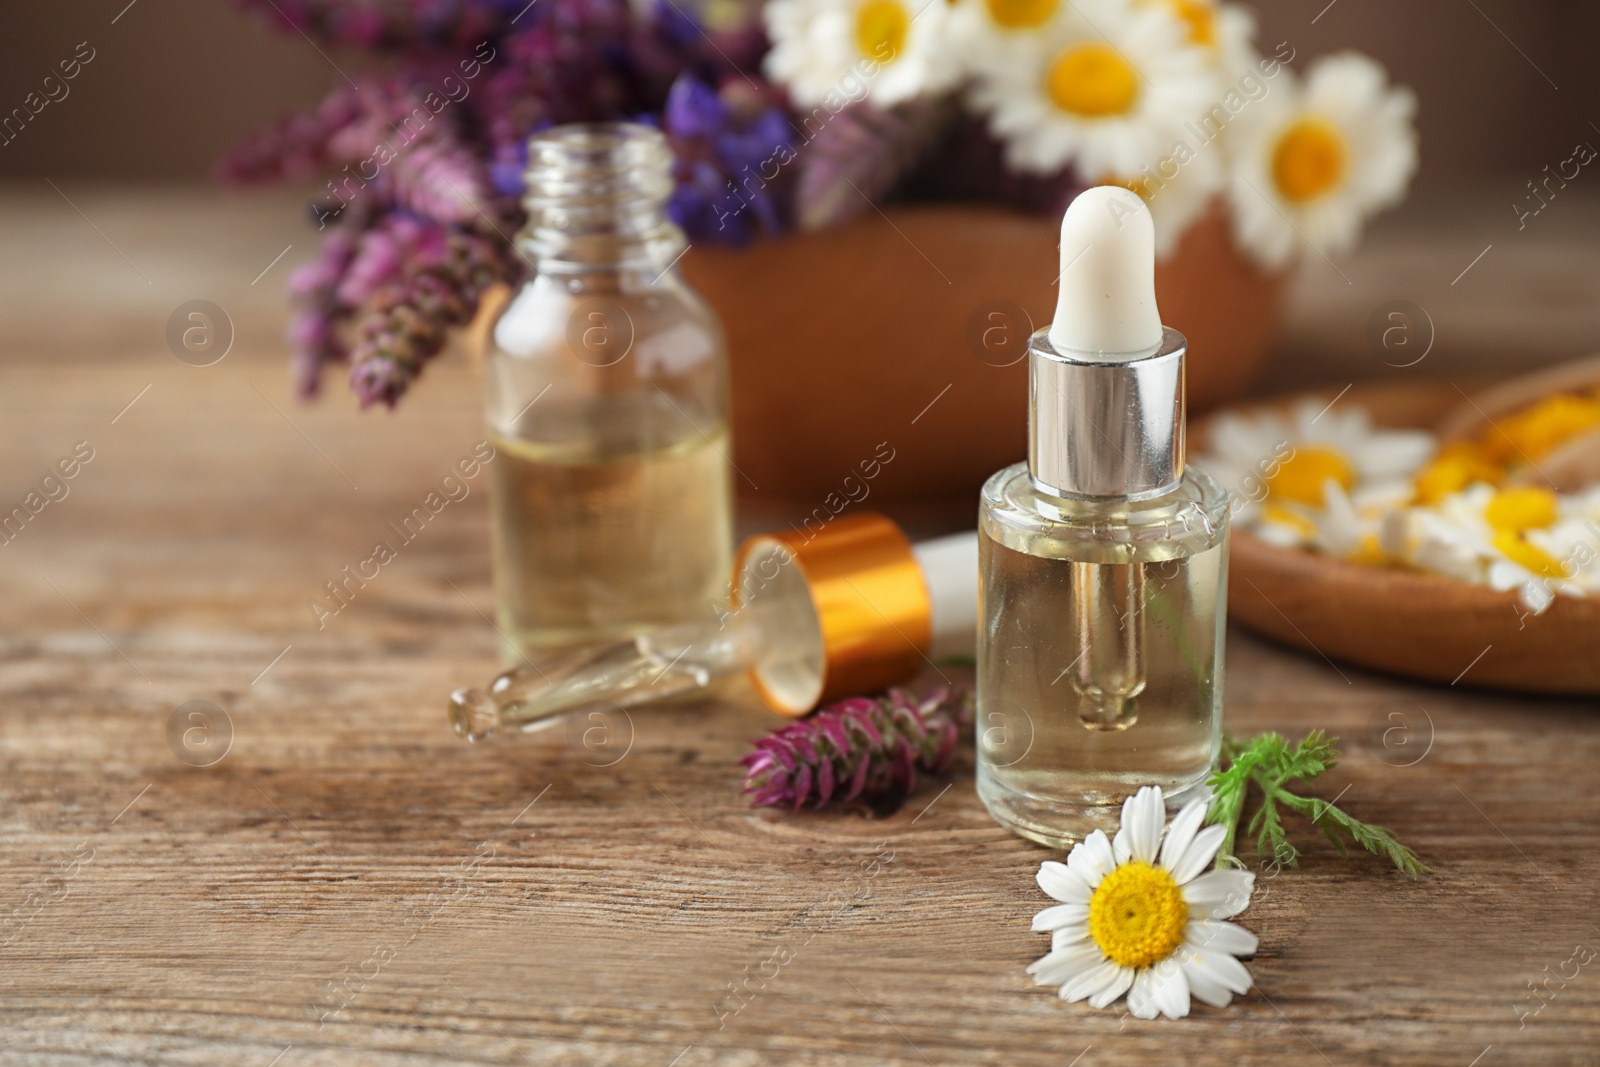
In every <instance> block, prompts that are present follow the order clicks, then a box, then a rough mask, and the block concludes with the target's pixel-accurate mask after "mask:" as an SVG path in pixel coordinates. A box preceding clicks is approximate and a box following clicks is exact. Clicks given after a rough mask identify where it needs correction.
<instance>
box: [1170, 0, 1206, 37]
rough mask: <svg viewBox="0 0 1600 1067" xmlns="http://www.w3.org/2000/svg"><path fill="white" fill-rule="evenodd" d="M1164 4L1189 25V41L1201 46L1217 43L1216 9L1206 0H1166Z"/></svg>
mask: <svg viewBox="0 0 1600 1067" xmlns="http://www.w3.org/2000/svg"><path fill="white" fill-rule="evenodd" d="M1166 4H1167V6H1168V7H1169V8H1171V9H1172V13H1173V14H1174V15H1176V16H1178V18H1179V19H1180V20H1182V22H1183V23H1184V25H1186V26H1188V27H1189V43H1191V44H1196V45H1199V46H1200V47H1202V48H1210V47H1212V46H1213V45H1215V44H1216V43H1217V9H1216V8H1215V7H1213V6H1212V5H1211V4H1210V3H1209V2H1208V0H1166Z"/></svg>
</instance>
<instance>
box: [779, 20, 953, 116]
mask: <svg viewBox="0 0 1600 1067" xmlns="http://www.w3.org/2000/svg"><path fill="white" fill-rule="evenodd" d="M948 8H949V5H948V3H947V2H946V0H771V2H770V3H768V4H767V5H766V7H765V8H764V9H763V12H762V16H763V19H764V20H765V23H766V28H767V35H768V36H769V37H770V38H771V39H772V49H771V51H769V52H768V53H767V58H766V61H765V63H764V66H763V69H764V70H765V71H766V74H767V77H769V78H771V79H772V80H773V81H775V82H778V83H779V84H781V85H783V86H785V87H786V88H787V89H788V90H789V96H790V99H791V100H792V101H793V102H794V104H795V106H797V107H800V108H811V107H816V106H818V105H826V106H828V107H829V108H830V109H833V110H837V109H838V108H840V107H843V106H844V103H845V102H849V101H855V100H860V99H862V98H863V95H864V96H865V97H866V98H870V99H871V100H872V101H873V102H874V103H876V104H878V105H879V106H882V107H888V106H891V105H894V104H897V103H901V102H903V101H906V100H910V99H912V98H913V97H917V96H923V95H927V94H930V93H936V92H939V91H941V90H944V89H948V88H949V87H950V86H952V85H954V84H955V82H956V81H957V80H958V79H959V78H960V77H961V74H962V69H961V64H960V62H959V61H958V60H957V59H956V58H955V57H954V56H953V55H951V54H950V51H951V41H950V35H949V34H948V33H947V32H946V30H945V21H946V19H947V17H948V14H949V11H948ZM834 102H837V107H835V106H834Z"/></svg>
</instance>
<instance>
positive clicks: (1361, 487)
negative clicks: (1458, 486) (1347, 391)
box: [1195, 399, 1437, 546]
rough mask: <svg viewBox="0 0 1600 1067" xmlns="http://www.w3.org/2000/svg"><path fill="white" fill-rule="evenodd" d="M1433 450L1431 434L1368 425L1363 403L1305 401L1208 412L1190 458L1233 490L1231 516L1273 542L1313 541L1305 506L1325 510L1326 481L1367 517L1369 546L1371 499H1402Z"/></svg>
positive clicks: (1376, 516)
mask: <svg viewBox="0 0 1600 1067" xmlns="http://www.w3.org/2000/svg"><path fill="white" fill-rule="evenodd" d="M1436 448H1437V442H1436V440H1435V439H1434V437H1433V435H1432V434H1429V433H1426V432H1424V431H1421V430H1391V429H1384V428H1380V427H1376V426H1374V425H1373V424H1372V418H1371V416H1370V415H1369V414H1368V413H1367V411H1366V409H1364V408H1361V407H1357V406H1355V405H1349V406H1347V407H1346V408H1344V409H1341V408H1339V407H1338V405H1337V401H1335V403H1334V404H1333V405H1331V406H1330V405H1329V404H1327V403H1326V402H1324V401H1321V400H1318V399H1309V400H1306V401H1304V402H1303V403H1301V404H1298V405H1296V406H1295V407H1294V408H1293V409H1292V410H1290V411H1288V412H1280V411H1274V410H1267V411H1260V412H1249V413H1239V412H1230V413H1227V414H1224V415H1220V416H1218V417H1216V418H1215V419H1214V420H1213V421H1212V423H1211V428H1210V432H1209V434H1208V437H1207V442H1206V454H1205V455H1202V456H1200V457H1198V458H1197V459H1196V461H1195V462H1196V464H1197V465H1198V466H1199V467H1201V468H1202V469H1203V470H1205V471H1206V472H1207V473H1209V474H1210V475H1211V476H1212V477H1214V478H1216V479H1217V480H1218V481H1220V482H1221V483H1222V485H1223V487H1224V488H1226V489H1228V490H1229V491H1230V492H1232V493H1233V494H1234V498H1235V502H1236V505H1235V511H1234V521H1235V522H1236V523H1237V524H1238V525H1240V526H1241V527H1248V526H1251V525H1252V524H1255V523H1258V522H1260V523H1263V524H1265V525H1264V527H1263V528H1262V529H1260V530H1258V531H1257V532H1259V533H1261V534H1262V535H1263V536H1264V537H1265V538H1266V539H1267V540H1269V541H1271V542H1272V543H1274V544H1279V545H1285V546H1287V545H1294V544H1302V543H1305V542H1306V541H1309V540H1312V539H1314V537H1315V535H1316V532H1317V531H1316V528H1315V521H1314V517H1313V515H1312V514H1311V511H1312V510H1318V509H1323V508H1325V507H1326V505H1327V495H1328V492H1329V486H1330V485H1332V486H1334V487H1336V488H1337V489H1339V490H1340V491H1341V492H1342V494H1344V495H1345V496H1347V497H1348V500H1347V501H1342V502H1341V503H1346V502H1347V503H1349V504H1350V505H1351V506H1352V507H1353V509H1354V510H1355V511H1356V512H1357V513H1358V514H1359V515H1360V516H1361V517H1362V519H1363V520H1364V521H1366V520H1370V524H1369V525H1366V526H1364V528H1363V535H1365V534H1371V535H1373V542H1372V543H1373V545H1376V543H1377V535H1378V532H1379V531H1378V523H1379V521H1380V520H1381V518H1382V514H1381V513H1382V508H1380V507H1376V506H1374V504H1375V502H1381V501H1385V500H1395V501H1400V502H1404V501H1406V500H1408V499H1409V497H1410V495H1411V490H1410V486H1409V479H1410V478H1411V477H1412V476H1413V475H1414V474H1415V473H1416V472H1417V471H1418V470H1419V469H1421V468H1422V467H1423V465H1424V464H1426V463H1427V462H1428V460H1429V459H1430V458H1431V457H1432V456H1433V454H1434V451H1435V450H1436ZM1265 527H1271V528H1270V529H1267V528H1265ZM1363 540H1364V537H1363Z"/></svg>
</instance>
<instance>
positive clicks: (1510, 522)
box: [1483, 486, 1557, 533]
mask: <svg viewBox="0 0 1600 1067" xmlns="http://www.w3.org/2000/svg"><path fill="white" fill-rule="evenodd" d="M1556 510H1557V505H1556V495H1555V493H1553V492H1551V491H1550V490H1548V489H1544V488H1540V487H1538V486H1524V487H1522V488H1520V489H1502V490H1501V491H1500V492H1498V493H1496V494H1495V495H1494V499H1493V500H1491V501H1489V506H1488V507H1486V508H1484V509H1483V517H1484V518H1485V519H1487V520H1488V522H1489V525H1490V526H1493V527H1494V528H1495V529H1496V530H1509V531H1510V532H1512V533H1520V532H1522V531H1523V530H1528V529H1532V528H1534V527H1545V526H1549V525H1551V524H1552V523H1554V522H1555V521H1556Z"/></svg>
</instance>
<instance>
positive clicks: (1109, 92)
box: [1045, 41, 1139, 119]
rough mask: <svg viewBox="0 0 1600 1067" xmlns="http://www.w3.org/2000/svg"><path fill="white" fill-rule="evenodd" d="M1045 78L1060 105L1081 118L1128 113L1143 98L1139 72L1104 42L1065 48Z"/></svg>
mask: <svg viewBox="0 0 1600 1067" xmlns="http://www.w3.org/2000/svg"><path fill="white" fill-rule="evenodd" d="M1045 80H1046V87H1047V89H1048V90H1049V93H1050V99H1051V100H1052V101H1054V102H1055V105H1056V107H1059V108H1060V109H1061V110H1062V111H1067V112H1071V113H1072V114H1074V115H1077V116H1079V117H1081V118H1086V119H1103V118H1108V117H1110V116H1112V115H1125V114H1127V113H1128V111H1130V110H1131V109H1132V108H1133V105H1134V102H1135V101H1136V100H1138V99H1139V72H1138V71H1136V70H1134V69H1133V66H1132V64H1130V63H1129V62H1128V61H1127V60H1126V59H1123V58H1122V55H1121V53H1119V52H1118V51H1117V50H1116V49H1115V48H1112V47H1111V46H1110V45H1108V44H1105V43H1104V42H1102V41H1089V42H1087V43H1084V44H1075V45H1073V46H1072V47H1070V48H1066V49H1063V50H1062V51H1061V53H1060V54H1059V55H1057V56H1056V58H1055V61H1054V62H1053V63H1051V64H1050V71H1049V74H1048V75H1047V76H1046V79H1045Z"/></svg>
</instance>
